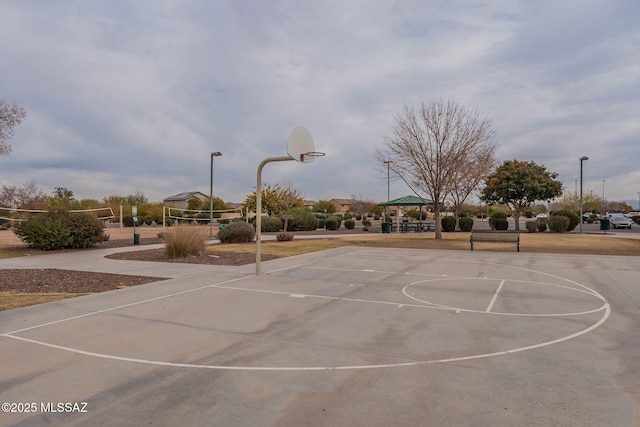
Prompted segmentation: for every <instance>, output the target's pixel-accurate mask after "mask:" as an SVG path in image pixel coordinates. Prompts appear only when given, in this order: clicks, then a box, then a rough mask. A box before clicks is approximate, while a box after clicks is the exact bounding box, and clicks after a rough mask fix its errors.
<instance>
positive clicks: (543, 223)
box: [536, 218, 547, 233]
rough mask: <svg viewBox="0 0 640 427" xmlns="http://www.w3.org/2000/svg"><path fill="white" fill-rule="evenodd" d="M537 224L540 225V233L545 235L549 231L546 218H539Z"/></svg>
mask: <svg viewBox="0 0 640 427" xmlns="http://www.w3.org/2000/svg"><path fill="white" fill-rule="evenodd" d="M536 224H537V225H538V232H540V233H544V232H545V231H547V220H546V219H545V218H539V219H538V220H536Z"/></svg>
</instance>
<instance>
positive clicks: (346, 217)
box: [343, 212, 353, 219]
mask: <svg viewBox="0 0 640 427" xmlns="http://www.w3.org/2000/svg"><path fill="white" fill-rule="evenodd" d="M343 218H344V219H352V218H353V216H352V215H351V213H350V212H347V213H346V214H344V216H343Z"/></svg>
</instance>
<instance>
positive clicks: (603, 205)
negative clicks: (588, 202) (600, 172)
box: [601, 179, 606, 216]
mask: <svg viewBox="0 0 640 427" xmlns="http://www.w3.org/2000/svg"><path fill="white" fill-rule="evenodd" d="M604 183H605V180H604V179H603V180H602V208H601V210H602V213H601V215H602V216H604V214H605V212H604V208H605V206H606V205H605V202H604Z"/></svg>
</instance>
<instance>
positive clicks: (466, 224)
mask: <svg viewBox="0 0 640 427" xmlns="http://www.w3.org/2000/svg"><path fill="white" fill-rule="evenodd" d="M458 225H459V226H460V230H461V231H465V232H469V231H471V230H472V229H473V219H472V218H470V217H467V216H464V217H462V218H460V219H459V220H458Z"/></svg>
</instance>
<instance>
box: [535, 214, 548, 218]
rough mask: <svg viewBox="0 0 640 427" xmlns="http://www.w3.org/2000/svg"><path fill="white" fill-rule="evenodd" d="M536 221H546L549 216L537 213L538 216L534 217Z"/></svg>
mask: <svg viewBox="0 0 640 427" xmlns="http://www.w3.org/2000/svg"><path fill="white" fill-rule="evenodd" d="M536 218H537V219H547V218H549V215H547V214H546V213H539V214H538V215H536Z"/></svg>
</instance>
